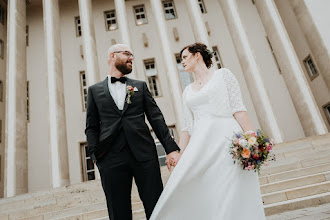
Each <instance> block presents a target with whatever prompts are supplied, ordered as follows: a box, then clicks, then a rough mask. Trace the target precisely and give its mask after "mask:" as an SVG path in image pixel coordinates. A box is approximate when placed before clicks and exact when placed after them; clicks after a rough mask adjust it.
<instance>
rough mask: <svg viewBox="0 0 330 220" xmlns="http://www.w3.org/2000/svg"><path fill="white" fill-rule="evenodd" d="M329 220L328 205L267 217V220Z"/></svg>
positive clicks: (329, 208)
mask: <svg viewBox="0 0 330 220" xmlns="http://www.w3.org/2000/svg"><path fill="white" fill-rule="evenodd" d="M289 219H295V220H325V219H329V220H330V203H327V204H323V205H319V206H316V207H308V208H304V209H298V210H294V211H289V212H283V213H280V214H276V215H271V216H267V220H289Z"/></svg>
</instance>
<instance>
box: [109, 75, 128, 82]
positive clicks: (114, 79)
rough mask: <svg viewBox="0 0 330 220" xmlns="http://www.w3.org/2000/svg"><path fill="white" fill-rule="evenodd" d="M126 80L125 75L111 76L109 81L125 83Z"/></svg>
mask: <svg viewBox="0 0 330 220" xmlns="http://www.w3.org/2000/svg"><path fill="white" fill-rule="evenodd" d="M126 80H127V78H126V77H120V78H116V77H113V76H111V83H115V82H121V83H125V82H126Z"/></svg>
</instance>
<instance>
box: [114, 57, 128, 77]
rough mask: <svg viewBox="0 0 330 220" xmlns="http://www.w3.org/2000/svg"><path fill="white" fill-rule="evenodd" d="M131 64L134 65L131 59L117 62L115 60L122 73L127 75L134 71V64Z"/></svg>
mask: <svg viewBox="0 0 330 220" xmlns="http://www.w3.org/2000/svg"><path fill="white" fill-rule="evenodd" d="M129 64H131V65H132V62H131V61H125V60H118V61H117V62H115V67H116V68H117V70H119V71H120V72H121V73H122V74H124V75H127V74H130V73H131V72H132V66H130V65H129Z"/></svg>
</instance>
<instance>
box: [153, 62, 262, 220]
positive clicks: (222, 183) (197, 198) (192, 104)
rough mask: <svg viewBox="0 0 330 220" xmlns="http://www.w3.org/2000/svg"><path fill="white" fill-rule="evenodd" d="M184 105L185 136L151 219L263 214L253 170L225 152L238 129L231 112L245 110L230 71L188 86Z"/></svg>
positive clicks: (214, 219)
mask: <svg viewBox="0 0 330 220" xmlns="http://www.w3.org/2000/svg"><path fill="white" fill-rule="evenodd" d="M183 104H184V123H183V129H182V130H183V131H188V132H189V134H190V135H191V137H190V141H189V143H188V146H187V147H186V149H185V151H184V153H183V155H182V157H181V159H180V161H179V162H178V164H177V166H176V167H175V168H174V170H173V172H172V174H171V176H170V178H169V180H168V182H167V184H166V187H165V189H164V191H163V193H162V195H161V197H160V198H159V200H158V203H157V205H156V207H155V209H154V211H153V214H152V216H151V218H150V219H151V220H238V219H246V220H250V219H253V220H260V219H265V214H264V209H263V205H262V199H261V194H260V188H259V182H258V175H257V173H255V172H253V171H246V170H242V168H240V167H239V166H238V165H237V164H234V163H233V159H232V158H231V155H230V154H229V151H228V149H229V144H230V139H232V136H233V134H234V132H238V131H241V127H240V125H239V124H238V123H237V121H236V120H235V118H234V117H233V114H234V113H235V112H238V111H246V109H245V107H244V105H243V102H242V97H241V91H240V88H239V85H238V82H237V80H236V78H235V77H234V75H233V74H232V73H231V72H230V70H228V69H225V68H222V69H220V70H217V71H215V72H214V74H213V75H212V78H211V79H210V80H209V81H208V83H207V84H206V85H205V86H204V87H203V88H202V89H201V90H200V91H194V90H193V89H192V88H191V85H189V86H187V87H186V89H185V90H184V92H183Z"/></svg>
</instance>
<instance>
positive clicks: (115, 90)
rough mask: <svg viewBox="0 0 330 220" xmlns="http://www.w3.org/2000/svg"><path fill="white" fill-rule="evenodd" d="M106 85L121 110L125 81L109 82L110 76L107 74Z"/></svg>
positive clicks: (123, 100) (124, 93) (123, 101)
mask: <svg viewBox="0 0 330 220" xmlns="http://www.w3.org/2000/svg"><path fill="white" fill-rule="evenodd" d="M108 87H109V91H110V94H111V96H112V98H113V100H114V101H115V103H116V105H117V107H118V109H119V110H123V109H124V104H125V98H126V82H125V83H121V82H118V81H117V82H115V83H111V76H109V75H108Z"/></svg>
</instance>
